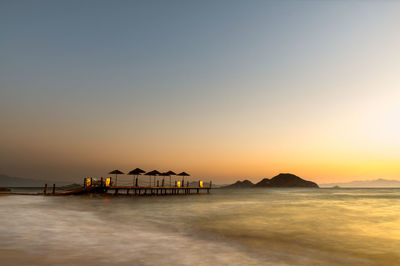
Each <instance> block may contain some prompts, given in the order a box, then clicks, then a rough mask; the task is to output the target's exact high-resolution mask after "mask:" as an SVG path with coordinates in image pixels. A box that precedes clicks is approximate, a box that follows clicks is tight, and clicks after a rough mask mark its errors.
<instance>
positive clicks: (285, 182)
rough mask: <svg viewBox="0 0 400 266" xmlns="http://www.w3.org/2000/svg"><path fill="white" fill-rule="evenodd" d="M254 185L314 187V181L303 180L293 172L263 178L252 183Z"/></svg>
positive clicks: (315, 185)
mask: <svg viewBox="0 0 400 266" xmlns="http://www.w3.org/2000/svg"><path fill="white" fill-rule="evenodd" d="M254 186H255V187H315V188H317V187H318V185H317V184H316V183H314V182H311V181H307V180H304V179H302V178H300V177H298V176H296V175H293V174H279V175H277V176H275V177H273V178H271V179H268V178H264V179H263V180H261V181H260V182H258V183H257V184H255V185H254Z"/></svg>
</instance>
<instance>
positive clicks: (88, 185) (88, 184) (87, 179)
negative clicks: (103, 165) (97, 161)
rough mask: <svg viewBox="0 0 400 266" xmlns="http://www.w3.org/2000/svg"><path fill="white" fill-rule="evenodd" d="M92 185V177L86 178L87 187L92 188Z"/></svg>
mask: <svg viewBox="0 0 400 266" xmlns="http://www.w3.org/2000/svg"><path fill="white" fill-rule="evenodd" d="M91 185H92V178H91V177H86V183H85V186H86V187H90V186H91Z"/></svg>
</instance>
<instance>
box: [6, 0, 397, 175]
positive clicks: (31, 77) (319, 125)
mask: <svg viewBox="0 0 400 266" xmlns="http://www.w3.org/2000/svg"><path fill="white" fill-rule="evenodd" d="M399 29H400V2H397V1H378V0H377V1H361V0H360V1H333V0H331V1H328V0H327V1H282V0H279V1H255V0H253V1H244V0H243V1H5V0H2V1H0V121H1V132H0V173H4V174H7V175H11V176H21V177H31V178H54V179H55V180H57V179H64V180H65V179H70V180H81V178H82V177H84V176H87V175H90V176H105V175H106V173H107V172H108V171H110V170H112V169H115V168H119V169H121V170H123V171H127V170H131V169H133V168H135V167H140V168H143V169H145V170H152V169H158V170H174V171H183V170H184V171H187V172H189V173H191V174H192V175H194V177H193V178H194V179H196V178H197V177H202V178H204V177H206V178H205V179H207V180H208V179H213V180H214V182H215V183H228V182H231V181H234V180H236V179H239V178H240V179H243V178H248V179H250V180H253V181H257V180H259V179H260V178H262V177H272V176H274V175H276V174H278V173H280V172H290V173H295V174H297V175H299V176H301V177H304V178H306V179H310V180H314V181H316V182H319V183H325V182H336V181H350V180H356V179H373V178H389V179H398V180H400V50H399V47H400V34H399Z"/></svg>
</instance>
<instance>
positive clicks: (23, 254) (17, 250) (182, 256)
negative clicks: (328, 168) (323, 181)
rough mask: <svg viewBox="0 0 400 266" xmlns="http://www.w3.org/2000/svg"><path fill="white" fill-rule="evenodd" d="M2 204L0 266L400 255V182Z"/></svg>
mask: <svg viewBox="0 0 400 266" xmlns="http://www.w3.org/2000/svg"><path fill="white" fill-rule="evenodd" d="M0 212H1V214H2V215H1V216H0V247H1V248H0V256H1V257H2V258H3V261H2V265H14V264H15V263H23V262H25V263H29V264H30V265H53V264H58V265H71V264H80V265H109V264H110V263H116V264H117V263H118V264H120V265H133V264H135V265H160V264H163V265H343V264H347V265H376V264H378V265H383V264H385V265H398V264H399V263H400V254H399V252H398V250H399V247H400V230H399V226H398V225H399V224H400V189H242V190H222V189H215V190H213V191H212V194H210V195H200V196H199V195H191V196H168V197H151V196H149V197H140V198H134V197H132V196H130V197H126V196H119V197H102V196H94V197H89V196H83V197H42V196H38V197H31V196H4V197H2V198H1V200H0ZM4 261H5V264H4Z"/></svg>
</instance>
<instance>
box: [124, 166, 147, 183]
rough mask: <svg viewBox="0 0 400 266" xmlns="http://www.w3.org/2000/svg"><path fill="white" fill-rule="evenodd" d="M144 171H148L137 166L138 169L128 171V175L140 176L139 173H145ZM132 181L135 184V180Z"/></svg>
mask: <svg viewBox="0 0 400 266" xmlns="http://www.w3.org/2000/svg"><path fill="white" fill-rule="evenodd" d="M143 173H146V171H143V170H142V169H140V168H136V169H134V170H132V171H130V172H129V173H128V175H133V176H136V178H139V175H141V174H143ZM132 183H133V184H134V182H133V180H132Z"/></svg>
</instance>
